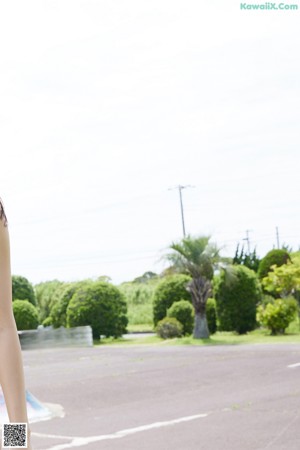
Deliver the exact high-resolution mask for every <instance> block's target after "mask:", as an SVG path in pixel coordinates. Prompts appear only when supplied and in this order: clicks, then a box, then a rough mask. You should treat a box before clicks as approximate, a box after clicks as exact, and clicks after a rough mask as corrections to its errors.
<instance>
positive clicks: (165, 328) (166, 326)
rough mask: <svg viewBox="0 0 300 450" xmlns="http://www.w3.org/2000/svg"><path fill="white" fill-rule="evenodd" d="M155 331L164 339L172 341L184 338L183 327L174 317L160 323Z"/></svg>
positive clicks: (166, 318)
mask: <svg viewBox="0 0 300 450" xmlns="http://www.w3.org/2000/svg"><path fill="white" fill-rule="evenodd" d="M155 331H156V333H157V334H158V336H159V337H161V338H162V339H170V338H175V337H180V336H182V334H183V326H182V324H181V323H180V322H179V321H178V320H177V319H175V318H174V317H165V318H164V319H162V320H159V321H158V323H157V326H156V328H155Z"/></svg>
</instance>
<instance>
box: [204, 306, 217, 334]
mask: <svg viewBox="0 0 300 450" xmlns="http://www.w3.org/2000/svg"><path fill="white" fill-rule="evenodd" d="M206 320H207V326H208V329H209V333H210V334H214V333H215V332H216V331H217V311H216V300H215V299H214V298H208V299H207V302H206Z"/></svg>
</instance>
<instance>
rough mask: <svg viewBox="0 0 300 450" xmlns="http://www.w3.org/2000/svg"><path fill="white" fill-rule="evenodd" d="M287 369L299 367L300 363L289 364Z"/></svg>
mask: <svg viewBox="0 0 300 450" xmlns="http://www.w3.org/2000/svg"><path fill="white" fill-rule="evenodd" d="M288 367H289V368H290V369H293V368H294V367H300V363H296V364H290V365H289V366H288Z"/></svg>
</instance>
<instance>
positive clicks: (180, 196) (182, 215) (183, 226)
mask: <svg viewBox="0 0 300 450" xmlns="http://www.w3.org/2000/svg"><path fill="white" fill-rule="evenodd" d="M189 187H195V186H190V185H187V186H181V185H180V184H179V185H178V186H176V187H174V188H169V189H168V190H169V191H172V190H173V189H178V190H179V199H180V211H181V222H182V231H183V237H185V236H186V234H185V224H184V212H183V202H182V193H181V191H182V189H186V188H189Z"/></svg>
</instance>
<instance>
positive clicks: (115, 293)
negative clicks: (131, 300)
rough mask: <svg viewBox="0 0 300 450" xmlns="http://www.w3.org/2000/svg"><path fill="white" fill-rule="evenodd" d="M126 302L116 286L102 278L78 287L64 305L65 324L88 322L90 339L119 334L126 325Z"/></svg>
mask: <svg viewBox="0 0 300 450" xmlns="http://www.w3.org/2000/svg"><path fill="white" fill-rule="evenodd" d="M126 314H127V305H126V301H125V299H124V296H123V294H122V293H121V292H120V291H119V289H118V288H117V287H115V286H113V285H112V284H110V283H106V282H104V281H94V282H90V283H88V284H86V285H83V286H81V287H80V288H79V289H78V290H76V292H75V293H74V295H73V297H72V298H71V300H70V302H69V305H68V307H67V327H76V326H82V325H90V326H91V327H92V332H93V338H94V339H100V337H101V335H104V336H105V337H114V338H117V337H120V336H122V334H123V333H126V327H127V324H128V319H127V315H126Z"/></svg>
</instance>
